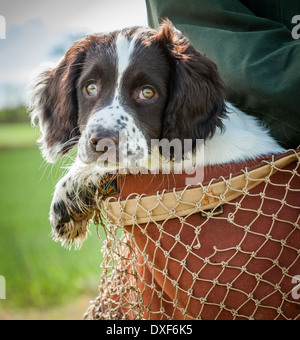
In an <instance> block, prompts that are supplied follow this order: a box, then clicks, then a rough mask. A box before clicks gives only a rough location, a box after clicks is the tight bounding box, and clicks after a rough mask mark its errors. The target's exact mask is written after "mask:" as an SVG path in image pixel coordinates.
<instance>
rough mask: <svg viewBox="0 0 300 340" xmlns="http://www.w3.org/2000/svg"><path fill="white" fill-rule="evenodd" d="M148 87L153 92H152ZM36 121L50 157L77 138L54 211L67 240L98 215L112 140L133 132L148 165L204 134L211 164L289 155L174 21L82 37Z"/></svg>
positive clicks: (39, 104)
mask: <svg viewBox="0 0 300 340" xmlns="http://www.w3.org/2000/svg"><path fill="white" fill-rule="evenodd" d="M145 89H146V92H145ZM147 91H148V92H147ZM149 91H150V94H151V98H147V97H145V95H144V94H146V95H147V94H148V93H149ZM32 120H33V122H35V121H36V120H38V121H39V126H40V130H41V132H42V136H41V139H40V143H41V149H42V153H43V156H44V157H45V159H46V160H47V161H49V162H54V161H55V160H56V159H57V158H58V157H60V156H62V155H64V154H66V153H67V152H68V151H69V150H70V149H71V148H72V147H73V146H74V145H75V144H78V152H77V158H76V160H75V162H74V164H73V165H72V166H71V167H70V169H69V172H68V173H67V174H66V175H65V176H64V177H63V178H62V179H61V180H60V181H59V182H58V183H57V185H56V189H55V193H54V196H53V202H52V205H51V210H50V222H51V225H52V229H53V233H54V235H55V237H56V239H59V240H61V241H62V242H63V243H65V244H67V245H71V244H72V243H73V241H74V240H75V241H76V240H82V239H83V238H84V236H85V234H86V225H87V223H88V220H89V219H90V218H91V216H92V215H93V209H94V206H95V202H94V195H95V191H96V190H97V185H98V184H99V182H100V180H101V178H102V177H103V176H105V174H106V172H107V169H106V168H103V167H101V166H99V164H98V162H97V160H98V158H99V157H100V155H102V154H103V152H99V150H98V149H97V146H98V143H99V142H101V140H103V139H110V140H112V141H113V143H114V144H115V146H116V148H119V147H120V145H119V141H118V136H119V134H120V132H122V131H125V132H126V134H127V136H128V141H127V148H126V149H127V150H126V151H127V154H128V155H129V156H133V157H135V158H134V159H136V157H137V154H138V159H139V162H140V164H144V166H147V162H148V158H149V155H150V154H151V153H152V152H157V153H158V152H159V151H158V150H153V149H151V147H150V146H151V140H153V139H156V140H161V139H167V140H173V139H179V140H180V141H184V140H187V139H188V140H192V141H193V143H192V150H188V152H190V153H192V152H195V151H197V150H195V149H196V140H199V139H202V140H204V148H203V150H202V151H201V152H203V153H204V165H218V164H224V163H229V162H238V161H243V160H247V159H251V158H256V157H258V156H260V155H267V154H276V153H280V152H283V151H284V150H283V148H282V147H281V146H280V145H279V144H278V143H277V142H276V141H275V140H274V139H273V138H272V137H271V136H270V135H269V133H268V131H267V129H266V128H265V127H264V126H262V125H261V124H260V123H259V122H258V121H257V120H256V119H254V118H253V117H251V116H249V115H246V114H245V113H243V112H241V111H240V110H238V109H237V108H236V107H234V106H233V105H232V104H230V103H228V102H226V101H225V99H224V86H223V83H222V80H221V79H220V76H219V74H218V71H217V67H216V65H215V64H214V63H213V62H212V61H211V60H209V59H208V58H207V57H206V56H204V55H203V54H202V53H200V52H198V51H197V50H196V49H195V48H194V47H193V46H192V45H191V44H190V42H189V40H188V39H187V38H186V37H185V36H183V35H182V33H181V32H180V31H178V30H177V29H175V28H174V26H173V25H172V24H171V22H170V21H169V20H165V21H163V23H162V25H161V27H160V28H159V30H158V31H156V30H154V29H151V28H146V27H132V28H126V29H124V30H121V31H115V32H111V33H107V34H96V35H89V36H87V37H85V38H83V39H81V40H79V41H77V42H75V43H74V45H73V46H72V47H71V48H70V50H69V51H68V52H67V53H66V55H65V57H64V58H63V60H62V61H61V62H60V64H59V65H58V66H57V67H55V68H53V69H51V70H48V71H46V72H44V73H42V74H41V75H40V76H39V78H38V80H37V82H36V84H35V89H34V93H33V99H32ZM185 151H186V150H185ZM123 166H126V165H123V164H120V162H119V161H117V162H116V164H115V167H116V168H118V167H119V168H120V167H123ZM127 166H128V164H127Z"/></svg>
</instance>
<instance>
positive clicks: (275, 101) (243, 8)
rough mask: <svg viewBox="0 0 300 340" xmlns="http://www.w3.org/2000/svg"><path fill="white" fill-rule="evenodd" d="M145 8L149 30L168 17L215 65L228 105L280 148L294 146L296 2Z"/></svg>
mask: <svg viewBox="0 0 300 340" xmlns="http://www.w3.org/2000/svg"><path fill="white" fill-rule="evenodd" d="M146 4H147V10H148V21H149V25H150V26H152V27H155V28H157V27H158V24H159V19H160V18H166V17H167V18H169V19H170V20H171V21H172V22H173V24H174V25H175V26H176V27H177V28H178V29H179V30H181V31H182V32H183V33H184V34H185V35H186V36H188V38H189V39H190V41H191V43H192V44H193V45H194V46H195V47H196V48H197V49H198V50H199V51H201V52H203V53H204V54H206V55H207V56H208V57H210V58H211V59H212V60H213V61H214V62H215V63H216V64H217V65H218V67H219V71H220V74H221V76H222V78H223V80H224V82H225V85H226V89H227V99H228V100H229V101H230V102H232V103H233V104H235V105H236V106H237V107H238V108H240V109H241V110H243V111H245V112H247V113H248V114H250V115H253V116H255V117H257V118H259V119H260V120H262V121H263V122H264V123H265V124H266V125H267V127H268V128H269V129H270V131H271V134H272V135H273V136H274V137H275V138H276V139H277V140H278V141H279V142H280V143H281V144H282V145H283V146H284V147H286V148H297V147H298V146H299V145H300V39H299V40H295V39H293V37H292V34H291V31H292V29H293V28H294V27H295V26H296V24H295V23H292V18H293V17H294V16H295V15H300V1H299V0H240V1H239V0H184V1H183V0H146ZM298 33H299V34H300V29H299V32H298Z"/></svg>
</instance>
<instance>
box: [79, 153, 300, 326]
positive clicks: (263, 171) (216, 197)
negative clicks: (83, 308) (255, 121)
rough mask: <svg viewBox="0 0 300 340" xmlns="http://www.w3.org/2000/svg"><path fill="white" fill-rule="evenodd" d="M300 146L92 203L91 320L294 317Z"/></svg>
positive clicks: (298, 297) (297, 312)
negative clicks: (94, 288)
mask: <svg viewBox="0 0 300 340" xmlns="http://www.w3.org/2000/svg"><path fill="white" fill-rule="evenodd" d="M299 166H300V152H299V151H290V152H288V153H286V154H285V155H283V156H281V157H277V158H276V157H274V156H273V157H272V158H270V159H269V160H263V161H262V162H261V164H260V165H259V166H256V167H254V168H251V169H250V168H247V167H244V168H243V169H242V170H241V171H240V172H238V173H234V174H232V173H231V174H228V175H227V176H226V177H224V176H221V177H219V178H212V179H210V180H209V181H208V182H206V183H203V184H199V185H197V186H186V187H184V188H181V189H176V188H174V189H172V190H162V191H158V192H156V193H155V194H152V195H146V194H143V193H132V194H130V195H128V196H126V197H125V198H124V197H107V198H103V199H100V200H99V202H98V203H99V207H98V208H99V213H98V214H97V216H96V218H95V221H96V222H97V224H98V228H99V229H100V228H103V230H104V233H99V235H100V234H101V235H103V236H99V237H100V239H101V242H102V253H103V262H102V264H101V267H102V275H101V280H100V287H99V296H98V297H97V298H96V300H95V301H94V302H93V303H92V305H91V307H90V308H89V310H88V311H87V313H86V315H85V317H86V318H87V319H97V320H117V319H131V320H136V319H138V320H143V319H147V320H160V319H162V320H168V319H172V320H178V319H183V320H199V319H300V286H299V283H300V282H299V279H300V227H299V212H300V174H299Z"/></svg>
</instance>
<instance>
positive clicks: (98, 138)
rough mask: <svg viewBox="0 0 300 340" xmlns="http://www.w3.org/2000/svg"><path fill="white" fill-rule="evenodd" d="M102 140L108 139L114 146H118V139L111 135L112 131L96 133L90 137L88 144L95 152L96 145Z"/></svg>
mask: <svg viewBox="0 0 300 340" xmlns="http://www.w3.org/2000/svg"><path fill="white" fill-rule="evenodd" d="M103 139H109V140H111V141H112V142H113V143H114V144H115V145H118V144H119V141H118V138H117V137H116V135H115V134H114V133H113V131H109V130H101V131H96V132H94V133H93V134H92V135H91V137H90V144H91V147H92V149H93V150H94V151H97V145H98V143H99V142H100V141H101V140H103Z"/></svg>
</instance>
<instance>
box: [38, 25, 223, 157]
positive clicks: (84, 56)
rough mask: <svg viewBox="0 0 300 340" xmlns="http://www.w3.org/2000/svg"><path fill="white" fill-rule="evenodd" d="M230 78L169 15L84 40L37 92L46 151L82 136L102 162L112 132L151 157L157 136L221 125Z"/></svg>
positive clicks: (86, 149) (189, 135) (84, 148)
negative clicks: (154, 23)
mask: <svg viewBox="0 0 300 340" xmlns="http://www.w3.org/2000/svg"><path fill="white" fill-rule="evenodd" d="M224 114H225V102H224V94H223V84H222V81H221V79H220V77H219V74H218V71H217V67H216V65H215V64H214V63H213V62H212V61H211V60H209V59H208V58H207V57H205V56H204V55H203V54H201V53H200V52H198V51H197V50H196V49H195V48H194V47H193V46H192V45H191V44H190V42H189V41H188V39H187V38H186V37H185V36H183V35H182V34H181V32H180V31H178V30H177V29H175V27H174V26H173V25H172V23H171V22H170V21H169V20H165V21H163V23H162V25H161V27H160V28H159V30H158V31H156V30H153V29H151V28H144V27H133V28H127V29H124V30H122V31H116V32H112V33H109V34H99V35H91V36H87V37H85V38H83V39H81V40H79V41H77V42H76V43H75V44H74V45H73V46H72V47H71V48H70V50H69V51H68V52H67V53H66V55H65V57H64V59H63V60H62V61H61V63H60V64H59V65H58V66H57V67H56V68H54V69H52V70H49V71H47V72H44V73H43V74H41V75H40V77H39V80H38V82H37V85H36V87H35V92H34V95H33V113H32V118H33V120H35V119H36V118H38V120H39V124H40V129H41V131H42V137H41V139H40V142H41V143H42V150H43V155H44V156H45V158H46V159H47V160H48V161H50V162H53V161H55V159H56V158H57V157H58V156H61V155H63V154H66V153H67V152H68V151H69V150H70V149H71V148H72V147H73V146H74V145H75V144H77V143H79V147H78V156H79V158H80V159H81V161H82V162H83V163H87V164H90V163H93V162H95V161H96V160H97V159H98V158H99V156H100V155H101V154H103V151H104V150H101V149H99V143H100V142H101V141H103V140H107V139H108V140H110V141H112V143H113V144H114V145H115V146H116V147H117V148H120V147H121V145H120V143H121V144H122V147H123V148H124V145H123V144H124V142H123V141H120V134H122V133H123V134H124V135H125V136H126V137H127V143H126V145H125V148H126V151H127V154H128V155H133V154H137V153H138V154H139V155H140V157H141V158H147V157H148V153H149V151H148V150H150V146H151V140H153V139H159V140H160V139H163V138H166V139H167V140H173V139H175V138H176V139H180V140H182V141H183V140H184V139H191V140H193V141H195V140H196V139H206V138H209V137H211V136H212V135H213V134H214V132H215V129H216V128H217V127H221V126H222V121H221V119H222V117H223V116H224Z"/></svg>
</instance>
